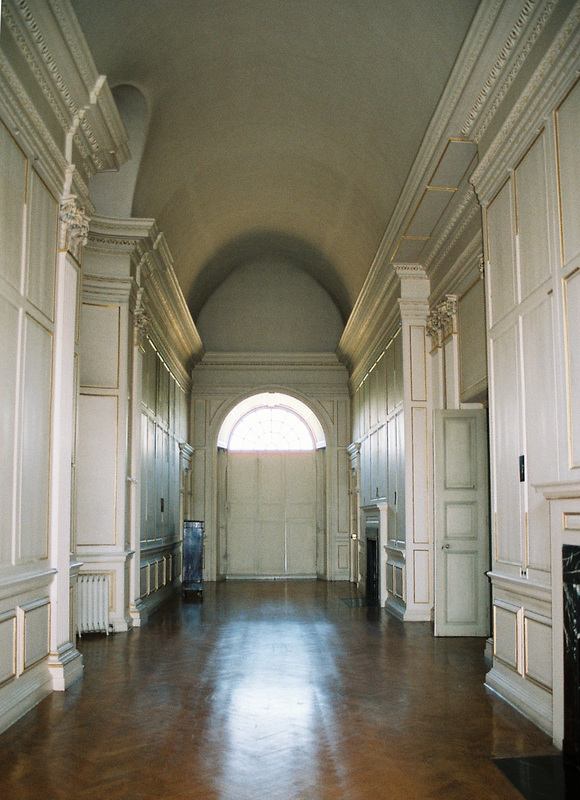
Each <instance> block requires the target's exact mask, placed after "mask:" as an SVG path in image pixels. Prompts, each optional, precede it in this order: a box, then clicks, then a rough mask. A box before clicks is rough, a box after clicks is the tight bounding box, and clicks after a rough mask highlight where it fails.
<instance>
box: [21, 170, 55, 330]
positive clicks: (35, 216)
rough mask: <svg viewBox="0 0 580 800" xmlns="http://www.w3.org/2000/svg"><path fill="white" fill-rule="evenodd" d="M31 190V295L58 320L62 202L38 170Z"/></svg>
mask: <svg viewBox="0 0 580 800" xmlns="http://www.w3.org/2000/svg"><path fill="white" fill-rule="evenodd" d="M28 191H29V197H28V254H27V270H26V281H27V297H28V299H29V300H30V302H31V303H33V305H35V306H36V308H38V309H39V310H40V311H42V313H43V314H45V315H46V316H47V317H48V318H49V319H50V320H54V293H55V280H56V252H57V235H58V203H57V202H56V200H55V199H54V197H53V196H52V195H51V194H50V192H49V191H48V189H47V188H46V186H45V185H44V183H43V182H42V181H41V180H40V178H39V177H38V175H37V174H36V172H34V170H32V171H31V174H30V181H29V185H28Z"/></svg>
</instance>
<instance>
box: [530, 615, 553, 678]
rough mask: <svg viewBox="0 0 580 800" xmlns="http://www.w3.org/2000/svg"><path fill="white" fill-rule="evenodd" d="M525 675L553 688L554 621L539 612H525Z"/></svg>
mask: <svg viewBox="0 0 580 800" xmlns="http://www.w3.org/2000/svg"><path fill="white" fill-rule="evenodd" d="M524 675H525V676H526V678H529V679H530V680H532V681H533V682H534V683H539V684H540V686H543V687H544V688H545V689H548V690H551V689H552V623H551V620H550V619H548V618H545V617H541V616H539V615H537V614H532V613H530V612H525V614H524Z"/></svg>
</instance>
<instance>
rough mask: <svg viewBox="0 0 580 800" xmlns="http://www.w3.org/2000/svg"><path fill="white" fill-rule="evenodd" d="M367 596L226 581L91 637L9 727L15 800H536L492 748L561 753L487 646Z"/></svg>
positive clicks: (1, 779)
mask: <svg viewBox="0 0 580 800" xmlns="http://www.w3.org/2000/svg"><path fill="white" fill-rule="evenodd" d="M355 597H356V595H355V592H354V589H353V588H352V587H351V585H349V584H346V583H335V584H331V583H324V582H316V581H297V582H277V581H269V582H250V581H248V582H229V583H221V584H209V585H206V588H205V592H204V602H203V603H201V604H198V603H182V602H181V600H180V599H179V598H176V599H175V600H171V601H169V602H168V603H167V604H166V605H165V606H163V608H162V609H161V610H159V611H158V612H157V613H156V614H155V615H154V616H153V617H152V618H151V620H150V622H149V624H148V625H147V626H145V627H143V628H142V629H140V630H134V631H133V632H131V633H129V634H117V635H115V636H109V637H105V636H97V635H95V636H91V637H83V639H82V640H81V641H80V643H79V648H80V649H81V650H82V652H83V655H84V660H85V674H84V677H83V679H82V680H81V681H78V682H77V683H76V684H75V685H74V686H72V687H71V688H70V689H69V691H67V692H65V693H54V694H52V695H51V696H49V697H48V698H46V700H44V701H43V702H42V703H40V705H39V706H37V708H35V709H33V710H32V711H31V712H30V713H28V714H27V715H26V716H25V717H24V718H23V719H21V720H20V721H19V722H17V723H16V724H15V725H14V726H13V727H12V728H10V729H9V730H8V731H6V732H5V733H4V734H3V735H2V736H0V798H2V799H3V800H21V798H26V800H30V799H31V798H40V800H52V799H53V798H66V800H70V799H72V798H99V799H100V800H116V799H117V798H123V800H125V799H127V800H161V799H163V800H169V798H171V800H198V798H199V800H298V798H300V800H423V799H424V798H426V799H429V800H491V799H492V798H496V799H497V800H521V795H520V794H519V793H518V791H517V790H516V789H515V788H514V787H513V786H512V784H511V783H510V782H509V781H508V779H507V778H506V777H505V776H504V775H503V774H502V773H501V772H500V770H499V769H498V768H497V767H496V766H495V765H494V764H493V763H492V761H491V759H492V758H494V757H504V758H509V757H515V756H520V755H525V756H530V755H542V754H552V753H554V752H555V751H554V750H553V749H552V747H551V745H550V741H549V739H548V737H547V736H545V735H544V734H542V733H541V732H540V731H539V730H538V729H537V728H536V727H534V726H533V725H532V724H531V723H529V722H527V721H526V720H525V719H524V718H523V717H521V716H520V715H519V714H518V713H517V712H515V711H514V710H513V709H512V708H510V707H509V706H508V705H507V704H505V703H504V702H502V701H501V700H500V699H498V698H497V697H495V696H494V695H492V694H491V693H489V692H487V691H486V690H485V689H484V687H483V680H484V674H485V662H484V658H483V647H484V645H483V641H482V640H478V639H435V638H433V636H432V632H431V626H430V625H429V624H426V623H425V624H424V623H414V624H412V623H411V624H409V623H407V624H406V625H403V624H402V623H401V622H399V621H398V620H396V619H394V618H392V617H390V616H389V615H388V614H387V613H386V612H385V611H382V610H380V609H377V608H365V607H358V606H357V603H356V601H355ZM353 601H354V602H353Z"/></svg>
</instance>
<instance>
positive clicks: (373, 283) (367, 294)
mask: <svg viewBox="0 0 580 800" xmlns="http://www.w3.org/2000/svg"><path fill="white" fill-rule="evenodd" d="M398 289H399V279H398V277H397V274H396V272H395V270H394V269H390V268H386V267H384V268H382V269H380V270H378V269H377V270H375V271H374V272H373V273H372V274H370V275H369V277H368V278H367V280H366V282H365V285H364V287H363V290H362V291H361V293H360V295H359V297H358V300H357V302H356V304H355V306H354V309H353V311H352V314H351V315H350V317H349V319H348V322H347V324H346V327H345V329H344V332H343V334H342V336H341V338H340V342H339V343H338V348H337V351H336V352H337V356H338V358H339V359H340V360H341V361H342V363H343V364H345V365H346V366H347V367H348V369H349V370H350V371H351V372H352V373H353V374H354V372H357V373H359V372H360V371H361V370H362V371H364V370H365V366H366V365H370V363H371V361H372V359H373V356H374V354H375V353H377V352H378V351H379V350H380V348H381V346H382V345H383V344H384V345H385V346H386V343H387V342H388V340H389V336H390V335H392V333H393V332H394V330H395V328H396V327H397V324H398V308H397V303H396V299H397V293H398ZM363 362H364V363H363Z"/></svg>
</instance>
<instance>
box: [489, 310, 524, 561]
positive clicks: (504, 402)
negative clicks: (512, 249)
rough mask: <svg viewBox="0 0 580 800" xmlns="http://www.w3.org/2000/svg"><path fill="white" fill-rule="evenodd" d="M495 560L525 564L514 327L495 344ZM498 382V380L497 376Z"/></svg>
mask: <svg viewBox="0 0 580 800" xmlns="http://www.w3.org/2000/svg"><path fill="white" fill-rule="evenodd" d="M491 354H492V364H493V375H494V380H493V384H492V408H493V429H494V436H493V443H494V471H493V475H494V481H495V485H494V498H495V508H494V511H495V525H494V530H495V547H496V552H495V557H496V559H497V560H498V561H500V562H504V563H507V564H515V565H519V564H521V556H522V554H521V549H520V533H521V530H520V506H519V499H518V498H519V497H520V482H519V472H518V463H519V456H520V450H521V447H520V430H519V428H520V419H519V408H520V389H519V380H518V375H519V360H518V330H517V326H516V325H515V324H514V325H512V326H511V327H510V328H508V329H507V330H506V331H505V332H504V333H502V334H501V335H499V336H498V337H497V338H496V339H495V340H494V341H492V343H491ZM496 375H497V376H498V379H497V380H496V379H495V376H496Z"/></svg>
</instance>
